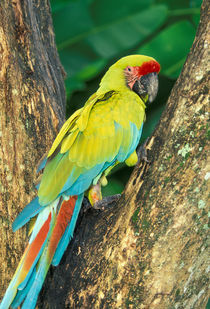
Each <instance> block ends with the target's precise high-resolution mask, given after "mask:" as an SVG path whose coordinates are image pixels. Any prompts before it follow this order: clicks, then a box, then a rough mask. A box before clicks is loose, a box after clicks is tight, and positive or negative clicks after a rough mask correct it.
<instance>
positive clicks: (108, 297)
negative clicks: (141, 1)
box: [40, 1, 209, 309]
mask: <svg viewBox="0 0 210 309" xmlns="http://www.w3.org/2000/svg"><path fill="white" fill-rule="evenodd" d="M208 6H209V5H208V2H207V1H204V2H203V6H202V13H201V22H200V25H199V29H198V32H197V35H196V38H195V41H194V43H193V46H192V49H191V52H190V53H189V56H188V58H187V61H186V63H185V65H184V68H183V71H182V73H181V75H180V77H179V78H178V80H177V82H176V84H175V86H174V88H173V90H172V93H171V95H170V98H169V100H168V103H167V106H166V109H165V111H164V113H163V115H162V117H161V120H160V123H159V125H158V127H157V129H156V130H155V132H154V134H153V136H152V137H151V138H150V140H149V142H148V145H147V149H148V152H149V155H148V159H149V161H150V163H149V164H148V163H145V162H141V163H140V164H139V165H138V166H137V167H136V168H135V170H134V172H133V174H132V176H131V178H130V180H129V183H128V185H127V187H126V189H125V191H124V193H123V194H122V197H121V199H120V200H119V202H118V203H117V204H116V205H113V207H112V208H109V209H107V210H106V211H104V212H100V213H98V212H96V211H94V210H91V211H90V212H88V213H87V214H85V216H84V217H83V218H82V220H81V222H80V225H79V228H78V229H77V232H76V237H75V239H74V241H73V242H72V244H71V246H70V247H69V248H68V250H67V253H66V255H65V257H64V259H63V261H62V263H61V265H60V266H59V267H58V268H56V269H53V271H51V274H49V275H48V280H47V282H46V284H45V289H44V292H43V293H42V296H41V298H40V308H142V309H143V308H149V309H151V308H179V309H180V308H183V309H190V308H199V309H200V308H205V306H206V303H207V299H208V274H207V267H208V265H207V258H208V253H207V228H208V225H207V223H208V211H207V194H208V192H207V180H208V178H209V173H208V166H207V142H208V132H207V131H208V127H207V121H208V114H207V101H208V89H207V82H208V79H209V75H208V72H207V53H208V40H209V37H208V28H209V21H208V16H209V14H208Z"/></svg>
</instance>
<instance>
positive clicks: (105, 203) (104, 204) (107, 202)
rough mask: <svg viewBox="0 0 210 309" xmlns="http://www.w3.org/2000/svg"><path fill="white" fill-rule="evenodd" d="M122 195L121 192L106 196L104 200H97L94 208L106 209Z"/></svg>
mask: <svg viewBox="0 0 210 309" xmlns="http://www.w3.org/2000/svg"><path fill="white" fill-rule="evenodd" d="M120 197H121V194H115V195H111V196H106V197H104V198H103V199H102V200H100V201H98V202H96V203H95V204H93V205H92V207H93V208H94V209H99V210H104V209H105V208H106V207H107V206H108V205H110V204H112V203H114V202H117V201H118V200H119V198H120Z"/></svg>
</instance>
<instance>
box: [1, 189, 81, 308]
mask: <svg viewBox="0 0 210 309" xmlns="http://www.w3.org/2000/svg"><path fill="white" fill-rule="evenodd" d="M82 199H83V194H81V195H79V196H72V197H70V198H69V199H68V200H62V201H61V198H58V199H57V200H56V201H54V202H53V203H52V204H50V205H48V206H46V207H41V206H40V205H39V204H38V199H35V200H34V201H32V203H30V204H29V205H28V206H27V207H26V209H25V210H23V212H22V213H21V214H20V215H19V216H18V217H17V219H16V220H15V222H14V226H13V228H14V229H17V228H19V227H21V226H22V225H23V224H25V223H26V222H27V221H29V219H30V218H31V217H33V216H34V215H36V214H37V213H39V214H38V216H37V219H36V222H35V224H34V227H33V231H32V234H31V237H30V240H29V243H28V246H27V247H26V249H25V252H24V254H23V256H22V258H21V261H20V263H19V265H18V267H17V270H16V272H15V274H14V277H13V278H12V280H11V282H10V285H9V287H8V289H7V291H6V293H5V295H4V298H3V300H2V302H1V304H0V309H7V308H9V307H10V306H11V307H12V308H14V309H15V308H18V306H20V305H21V303H23V304H22V309H29V308H30V309H33V308H35V306H36V302H37V298H38V295H39V292H40V290H41V288H42V285H43V283H44V280H45V277H46V274H47V271H48V269H49V267H50V265H51V264H52V265H54V266H57V265H58V264H59V262H60V260H61V258H62V256H63V253H64V251H65V249H66V248H67V246H68V243H69V241H70V239H71V237H72V236H73V232H74V228H75V224H76V220H77V217H78V214H79V211H80V207H81V203H82Z"/></svg>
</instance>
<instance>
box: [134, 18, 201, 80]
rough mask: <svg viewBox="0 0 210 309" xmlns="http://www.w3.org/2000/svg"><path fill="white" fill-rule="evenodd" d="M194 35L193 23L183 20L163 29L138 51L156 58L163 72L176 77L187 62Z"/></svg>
mask: <svg viewBox="0 0 210 309" xmlns="http://www.w3.org/2000/svg"><path fill="white" fill-rule="evenodd" d="M194 37H195V29H194V27H193V25H192V24H191V23H189V22H188V21H181V22H178V23H175V24H174V25H172V26H170V27H168V28H166V29H164V30H162V31H161V32H160V33H159V34H158V35H157V36H156V37H155V38H154V39H152V40H151V41H150V42H148V43H147V44H145V45H144V46H142V47H141V48H140V49H139V50H138V52H139V53H140V54H141V53H142V54H146V55H149V56H152V57H154V58H156V59H157V60H158V61H159V63H160V65H161V73H162V74H164V75H166V76H168V77H171V78H176V77H178V75H179V73H180V71H181V68H182V66H183V64H184V62H185V59H186V56H187V54H188V52H189V50H190V47H191V45H192V42H193V39H194Z"/></svg>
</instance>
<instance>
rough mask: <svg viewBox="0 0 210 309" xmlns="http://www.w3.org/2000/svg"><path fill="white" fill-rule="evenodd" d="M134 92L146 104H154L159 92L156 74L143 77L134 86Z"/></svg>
mask: <svg viewBox="0 0 210 309" xmlns="http://www.w3.org/2000/svg"><path fill="white" fill-rule="evenodd" d="M132 90H133V91H134V92H136V93H137V94H138V95H139V97H140V98H141V99H142V100H143V101H144V103H146V102H147V101H148V102H149V103H151V102H153V101H154V99H155V98H156V95H157V92H158V75H157V73H156V72H154V73H149V74H146V75H143V76H141V77H140V78H139V79H138V80H137V81H136V82H135V83H134V85H133V88H132Z"/></svg>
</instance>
